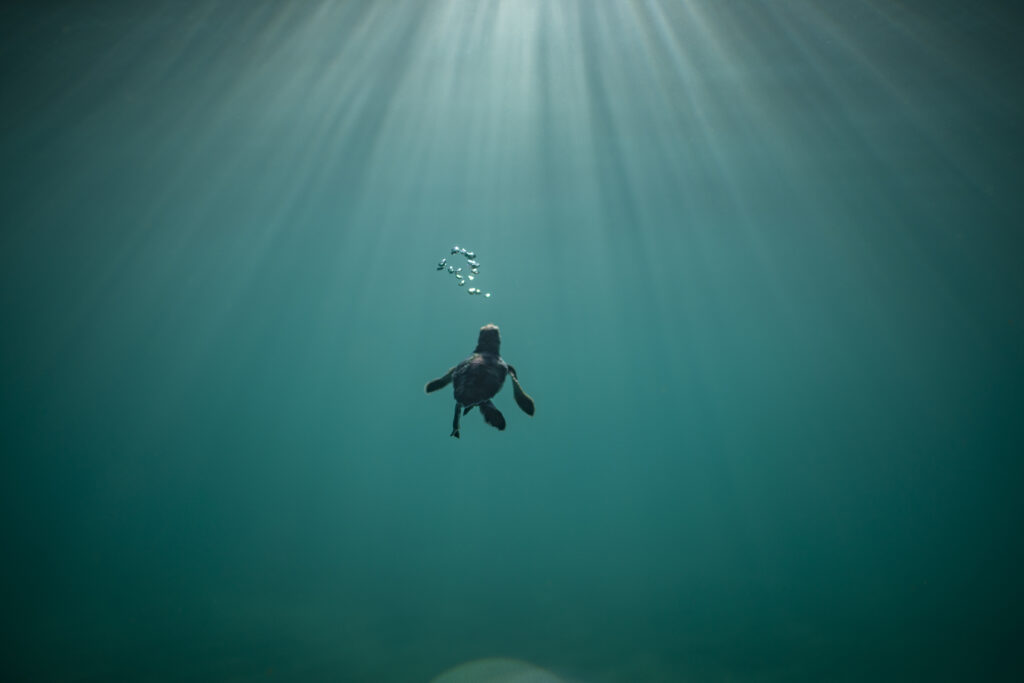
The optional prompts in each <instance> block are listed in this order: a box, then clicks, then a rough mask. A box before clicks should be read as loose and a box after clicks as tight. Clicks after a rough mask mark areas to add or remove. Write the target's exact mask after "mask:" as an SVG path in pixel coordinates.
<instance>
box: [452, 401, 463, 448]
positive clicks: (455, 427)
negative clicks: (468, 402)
mask: <svg viewBox="0 0 1024 683" xmlns="http://www.w3.org/2000/svg"><path fill="white" fill-rule="evenodd" d="M460 417H462V406H461V405H459V402H458V401H456V402H455V420H454V421H452V434H451V435H452V436H454V437H455V438H456V439H457V438H459V418H460Z"/></svg>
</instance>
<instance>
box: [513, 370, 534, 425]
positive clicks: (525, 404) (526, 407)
mask: <svg viewBox="0 0 1024 683" xmlns="http://www.w3.org/2000/svg"><path fill="white" fill-rule="evenodd" d="M508 374H509V376H510V377H512V394H513V395H514V396H515V398H516V404H517V405H518V406H519V407H520V408H522V409H523V412H524V413H526V414H527V415H533V410H534V406H533V399H532V398H530V397H529V396H528V395H527V394H526V392H525V391H523V387H521V386H520V385H519V378H518V377H516V369H515V368H514V367H512V366H511V365H510V366H508Z"/></svg>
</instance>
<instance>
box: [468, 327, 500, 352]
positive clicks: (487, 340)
mask: <svg viewBox="0 0 1024 683" xmlns="http://www.w3.org/2000/svg"><path fill="white" fill-rule="evenodd" d="M500 347H501V332H499V331H498V326H497V325H492V324H488V325H484V326H483V327H481V328H480V338H479V339H478V340H477V342H476V350H474V351H473V353H493V354H495V355H498V354H499V351H498V349H499V348H500Z"/></svg>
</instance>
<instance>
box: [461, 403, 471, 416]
mask: <svg viewBox="0 0 1024 683" xmlns="http://www.w3.org/2000/svg"><path fill="white" fill-rule="evenodd" d="M471 410H473V406H472V404H471V405H468V406H466V407H465V408H463V409H462V414H463V415H465V414H466V413H468V412H469V411H471Z"/></svg>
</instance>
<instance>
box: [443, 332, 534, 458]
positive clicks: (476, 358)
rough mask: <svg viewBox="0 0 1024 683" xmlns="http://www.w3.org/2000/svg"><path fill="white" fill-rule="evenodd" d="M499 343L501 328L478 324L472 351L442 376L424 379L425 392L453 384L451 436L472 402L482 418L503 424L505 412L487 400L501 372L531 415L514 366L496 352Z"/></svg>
mask: <svg viewBox="0 0 1024 683" xmlns="http://www.w3.org/2000/svg"><path fill="white" fill-rule="evenodd" d="M500 346H501V332H500V331H499V330H498V326H497V325H484V326H483V327H481V328H480V338H479V339H478V340H477V343H476V349H474V350H473V355H472V356H470V357H469V358H467V359H466V360H464V361H462V362H461V363H459V364H458V365H456V366H455V367H454V368H452V369H450V370H449V371H448V372H446V373H445V374H444V377H438V378H437V379H435V380H431V381H430V382H427V386H426V390H427V393H428V394H429V393H430V392H432V391H437V390H438V389H441V388H443V387H446V386H448V383H449V382H452V383H453V384H454V385H455V420H454V422H452V436H454V437H455V438H456V439H457V438H459V418H460V417H461V416H462V415H465V414H466V413H468V412H469V411H470V410H471V409H472V408H473V406H480V412H481V413H483V415H484V422H486V423H487V424H489V425H491V426H492V427H497V428H498V429H504V428H505V416H504V415H502V414H501V411H499V410H498V409H497V408H495V407H494V404H493V403H491V397H492V396H494V395H495V394H497V393H498V391H500V390H501V386H502V385H503V384H504V383H505V375H508V376H509V377H511V378H512V393H513V394H514V395H515V398H516V403H517V404H519V407H520V408H522V409H523V412H524V413H526V414H527V415H533V399H532V398H530V397H529V396H527V395H526V392H525V391H523V388H522V387H521V386H520V385H519V378H518V377H517V376H516V369H515V368H514V367H512V366H511V365H509V364H508V363H506V362H505V361H504V360H502V358H501V355H500V354H499V347H500Z"/></svg>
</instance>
